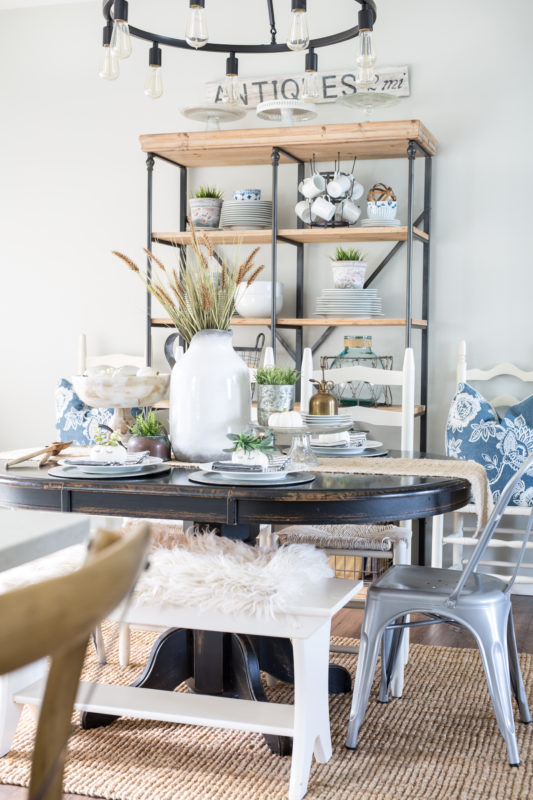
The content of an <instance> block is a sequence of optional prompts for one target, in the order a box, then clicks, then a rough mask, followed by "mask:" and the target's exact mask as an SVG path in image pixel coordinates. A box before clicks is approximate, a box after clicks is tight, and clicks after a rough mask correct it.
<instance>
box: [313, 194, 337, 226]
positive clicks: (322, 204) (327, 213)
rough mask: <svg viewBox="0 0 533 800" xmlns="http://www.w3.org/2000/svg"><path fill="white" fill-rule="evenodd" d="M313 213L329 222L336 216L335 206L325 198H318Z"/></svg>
mask: <svg viewBox="0 0 533 800" xmlns="http://www.w3.org/2000/svg"><path fill="white" fill-rule="evenodd" d="M311 213H312V214H315V215H316V216H317V217H320V219H323V220H325V221H326V222H329V221H330V220H331V219H333V217H334V216H335V206H334V205H333V203H330V202H329V200H326V198H325V197H317V198H316V200H315V202H314V203H313V205H312V206H311Z"/></svg>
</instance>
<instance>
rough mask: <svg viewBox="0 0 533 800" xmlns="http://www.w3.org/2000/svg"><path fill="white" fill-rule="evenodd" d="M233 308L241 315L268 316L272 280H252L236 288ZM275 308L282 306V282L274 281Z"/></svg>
mask: <svg viewBox="0 0 533 800" xmlns="http://www.w3.org/2000/svg"><path fill="white" fill-rule="evenodd" d="M235 300H236V303H235V308H236V310H237V313H239V314H240V315H241V317H270V312H271V311H272V281H254V282H253V283H252V284H251V285H250V286H246V284H245V283H244V284H242V283H241V285H240V286H239V287H238V289H237V294H236V297H235ZM276 308H277V310H278V312H279V311H281V309H282V308H283V284H282V283H280V282H279V281H277V282H276Z"/></svg>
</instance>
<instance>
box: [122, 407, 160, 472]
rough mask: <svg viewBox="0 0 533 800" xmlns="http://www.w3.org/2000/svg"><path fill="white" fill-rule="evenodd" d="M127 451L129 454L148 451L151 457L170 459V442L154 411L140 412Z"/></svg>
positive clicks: (131, 427)
mask: <svg viewBox="0 0 533 800" xmlns="http://www.w3.org/2000/svg"><path fill="white" fill-rule="evenodd" d="M129 432H130V433H131V436H130V438H129V439H128V444H127V449H128V452H129V453H139V452H141V451H143V450H149V451H150V455H151V456H155V457H156V458H162V459H163V461H168V459H169V458H170V441H169V438H168V436H167V432H166V430H165V428H164V426H163V425H162V424H161V423H160V422H159V420H158V419H157V416H156V412H155V410H154V409H153V408H152V409H151V410H150V411H148V412H146V411H141V413H140V414H138V415H137V417H136V419H135V422H134V423H133V425H130V428H129Z"/></svg>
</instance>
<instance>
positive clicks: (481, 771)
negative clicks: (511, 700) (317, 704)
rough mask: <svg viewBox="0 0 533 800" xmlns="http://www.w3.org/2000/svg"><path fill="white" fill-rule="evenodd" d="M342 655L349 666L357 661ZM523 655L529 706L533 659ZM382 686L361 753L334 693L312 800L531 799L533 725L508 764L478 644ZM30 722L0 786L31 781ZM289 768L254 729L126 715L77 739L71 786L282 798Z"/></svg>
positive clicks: (420, 663) (417, 658)
mask: <svg viewBox="0 0 533 800" xmlns="http://www.w3.org/2000/svg"><path fill="white" fill-rule="evenodd" d="M110 633H111V632H110V630H109V628H108V629H107V634H108V635H110ZM154 638H155V637H154V635H153V634H151V633H147V632H135V633H134V635H133V637H132V666H130V667H128V668H120V667H119V666H118V658H117V654H116V650H113V651H112V652H111V653H110V656H109V657H110V663H109V664H108V665H107V666H106V667H104V668H102V667H98V665H97V664H96V662H95V659H94V656H93V654H92V652H91V653H90V654H89V657H88V659H87V664H86V668H85V675H84V677H85V679H88V680H94V679H97V680H99V681H107V682H110V683H112V682H115V683H122V684H125V683H129V682H131V680H132V679H133V678H134V677H136V676H137V675H138V674H139V670H140V667H141V665H142V664H143V663H144V662H145V660H146V657H147V655H148V652H149V649H150V646H151V644H152V642H153V641H154ZM344 641H347V640H344ZM91 650H92V648H91ZM336 659H337V660H338V661H339V662H340V663H343V664H345V666H347V667H348V668H349V669H350V670H351V671H352V672H353V670H354V667H355V656H336ZM521 660H522V669H523V671H524V680H525V683H526V689H527V690H528V694H529V697H530V698H531V700H532V701H533V656H531V655H525V656H522V657H521ZM376 689H377V685H375V686H374V691H373V695H372V697H371V700H370V705H369V710H368V712H367V716H366V719H365V722H364V724H363V727H362V729H361V734H360V739H359V746H358V749H357V750H356V751H349V750H346V749H345V747H344V738H345V735H346V726H347V723H348V715H349V705H350V699H351V698H350V695H337V696H331V704H330V708H331V725H332V738H333V758H332V759H331V761H330V762H329V763H328V764H313V767H312V771H311V777H310V782H309V791H308V794H307V798H309V800H318V799H320V800H326V798H328V800H363V798H364V800H369V799H370V798H372V800H399V799H400V798H401V800H429V798H431V800H477V798H480V800H481V798H483V800H517V799H518V798H524V800H525V798H528V797H530V796H531V793H532V792H533V725H523V724H521V723H520V722H518V721H517V731H518V743H519V749H520V755H521V758H522V764H521V766H520V767H519V768H518V769H517V768H511V767H509V765H508V762H507V757H506V751H505V746H504V742H503V739H502V737H501V736H500V734H499V731H498V729H497V726H496V722H495V719H494V715H493V713H492V708H491V705H490V699H489V695H488V691H487V689H486V686H485V682H484V677H483V673H482V667H481V662H480V659H479V656H478V653H477V651H476V650H466V649H465V650H457V649H452V648H445V647H426V646H421V645H413V646H412V648H411V659H410V663H409V665H408V667H407V670H406V688H405V692H404V698H403V699H402V700H394V701H391V702H390V703H389V704H388V705H381V704H378V703H377V702H376ZM268 691H269V694H270V695H271V696H272V698H275V699H276V700H280V701H286V700H288V699H290V696H291V692H290V689H289V688H287V687H286V686H284V685H279V686H277V687H275V688H274V689H272V690H268ZM34 726H35V722H34V717H33V714H32V713H31V711H30V710H29V709H25V711H24V714H23V718H22V720H21V723H20V725H19V729H18V732H17V736H16V740H15V743H14V746H13V749H12V750H11V752H10V753H9V754H8V755H7V756H5V757H4V758H2V759H0V781H1V782H3V783H11V784H20V785H24V786H25V785H27V783H28V774H29V764H30V755H31V747H32V737H33V732H34ZM289 770H290V759H289V758H278V757H277V756H274V755H273V754H272V753H271V752H270V751H269V749H268V748H267V746H266V745H265V743H264V741H263V739H262V737H261V736H259V735H256V734H248V733H240V732H238V731H218V730H210V729H202V728H195V727H193V726H177V725H170V724H166V723H159V722H142V721H136V720H127V719H123V720H119V721H117V722H115V723H114V724H113V725H112V726H111V727H109V728H100V729H96V730H91V731H82V730H77V732H76V733H74V734H73V736H72V737H71V740H70V747H69V758H68V763H67V767H66V773H65V791H67V792H72V793H78V794H84V795H90V796H92V797H103V798H108V799H109V800H250V799H253V800H282V798H285V797H286V794H287V788H288V780H289Z"/></svg>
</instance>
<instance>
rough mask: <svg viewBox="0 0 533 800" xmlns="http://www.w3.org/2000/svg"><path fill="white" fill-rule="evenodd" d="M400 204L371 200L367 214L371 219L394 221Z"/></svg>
mask: <svg viewBox="0 0 533 800" xmlns="http://www.w3.org/2000/svg"><path fill="white" fill-rule="evenodd" d="M397 210H398V203H397V202H396V200H369V201H368V202H367V204H366V212H367V214H368V216H369V218H370V219H394V218H395V217H396V211H397Z"/></svg>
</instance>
